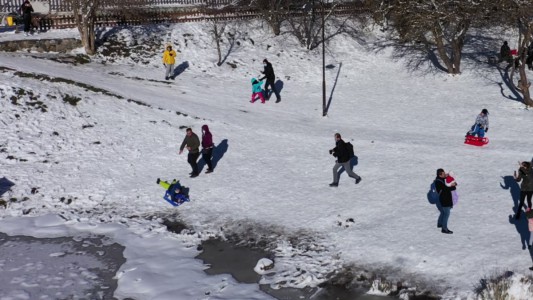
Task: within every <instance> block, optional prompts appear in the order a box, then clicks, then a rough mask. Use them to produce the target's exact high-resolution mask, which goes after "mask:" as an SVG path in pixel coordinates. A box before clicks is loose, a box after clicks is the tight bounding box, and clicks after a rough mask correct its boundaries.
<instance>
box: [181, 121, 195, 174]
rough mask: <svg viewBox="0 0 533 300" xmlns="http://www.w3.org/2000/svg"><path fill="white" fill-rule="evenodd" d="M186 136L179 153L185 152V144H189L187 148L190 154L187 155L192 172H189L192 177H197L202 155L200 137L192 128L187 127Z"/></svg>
mask: <svg viewBox="0 0 533 300" xmlns="http://www.w3.org/2000/svg"><path fill="white" fill-rule="evenodd" d="M186 132H187V133H186V135H185V138H184V139H183V142H182V143H181V146H180V152H179V154H181V153H183V149H184V148H185V146H187V150H189V154H188V155H187V162H188V163H189V165H191V168H192V172H191V173H190V174H189V175H191V178H194V177H197V176H198V174H199V172H198V163H197V160H198V157H199V156H200V150H199V148H200V139H198V136H197V135H196V133H194V132H192V129H191V128H187V131H186Z"/></svg>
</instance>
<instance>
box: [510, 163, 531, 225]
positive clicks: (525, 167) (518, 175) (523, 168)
mask: <svg viewBox="0 0 533 300" xmlns="http://www.w3.org/2000/svg"><path fill="white" fill-rule="evenodd" d="M514 179H515V180H516V181H517V182H520V181H522V183H521V184H520V204H518V208H517V210H516V215H515V219H517V220H518V219H519V218H520V214H521V213H522V207H523V206H524V201H525V200H526V197H527V207H529V208H531V198H532V196H533V168H531V163H530V162H528V161H523V162H521V163H520V168H519V169H518V172H516V171H514Z"/></svg>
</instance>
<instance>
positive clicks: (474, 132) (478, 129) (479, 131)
mask: <svg viewBox="0 0 533 300" xmlns="http://www.w3.org/2000/svg"><path fill="white" fill-rule="evenodd" d="M472 135H477V136H479V137H480V138H482V137H484V136H485V128H483V127H481V126H479V125H478V124H476V125H474V129H473V130H472Z"/></svg>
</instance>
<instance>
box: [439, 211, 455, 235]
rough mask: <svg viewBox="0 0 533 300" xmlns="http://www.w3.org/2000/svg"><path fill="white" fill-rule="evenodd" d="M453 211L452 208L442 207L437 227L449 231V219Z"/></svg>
mask: <svg viewBox="0 0 533 300" xmlns="http://www.w3.org/2000/svg"><path fill="white" fill-rule="evenodd" d="M451 211H452V208H451V207H441V208H440V215H439V220H438V221H437V225H440V226H442V230H448V219H449V218H450V213H451Z"/></svg>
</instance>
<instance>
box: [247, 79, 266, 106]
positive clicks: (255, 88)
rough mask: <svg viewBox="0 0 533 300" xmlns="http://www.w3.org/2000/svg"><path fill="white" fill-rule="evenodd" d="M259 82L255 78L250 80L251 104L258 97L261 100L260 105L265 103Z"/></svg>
mask: <svg viewBox="0 0 533 300" xmlns="http://www.w3.org/2000/svg"><path fill="white" fill-rule="evenodd" d="M261 81H262V80H257V79H256V78H252V100H250V102H251V103H254V102H255V98H256V97H257V96H259V98H260V99H261V103H263V104H264V103H265V97H264V96H263V88H262V87H261Z"/></svg>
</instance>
